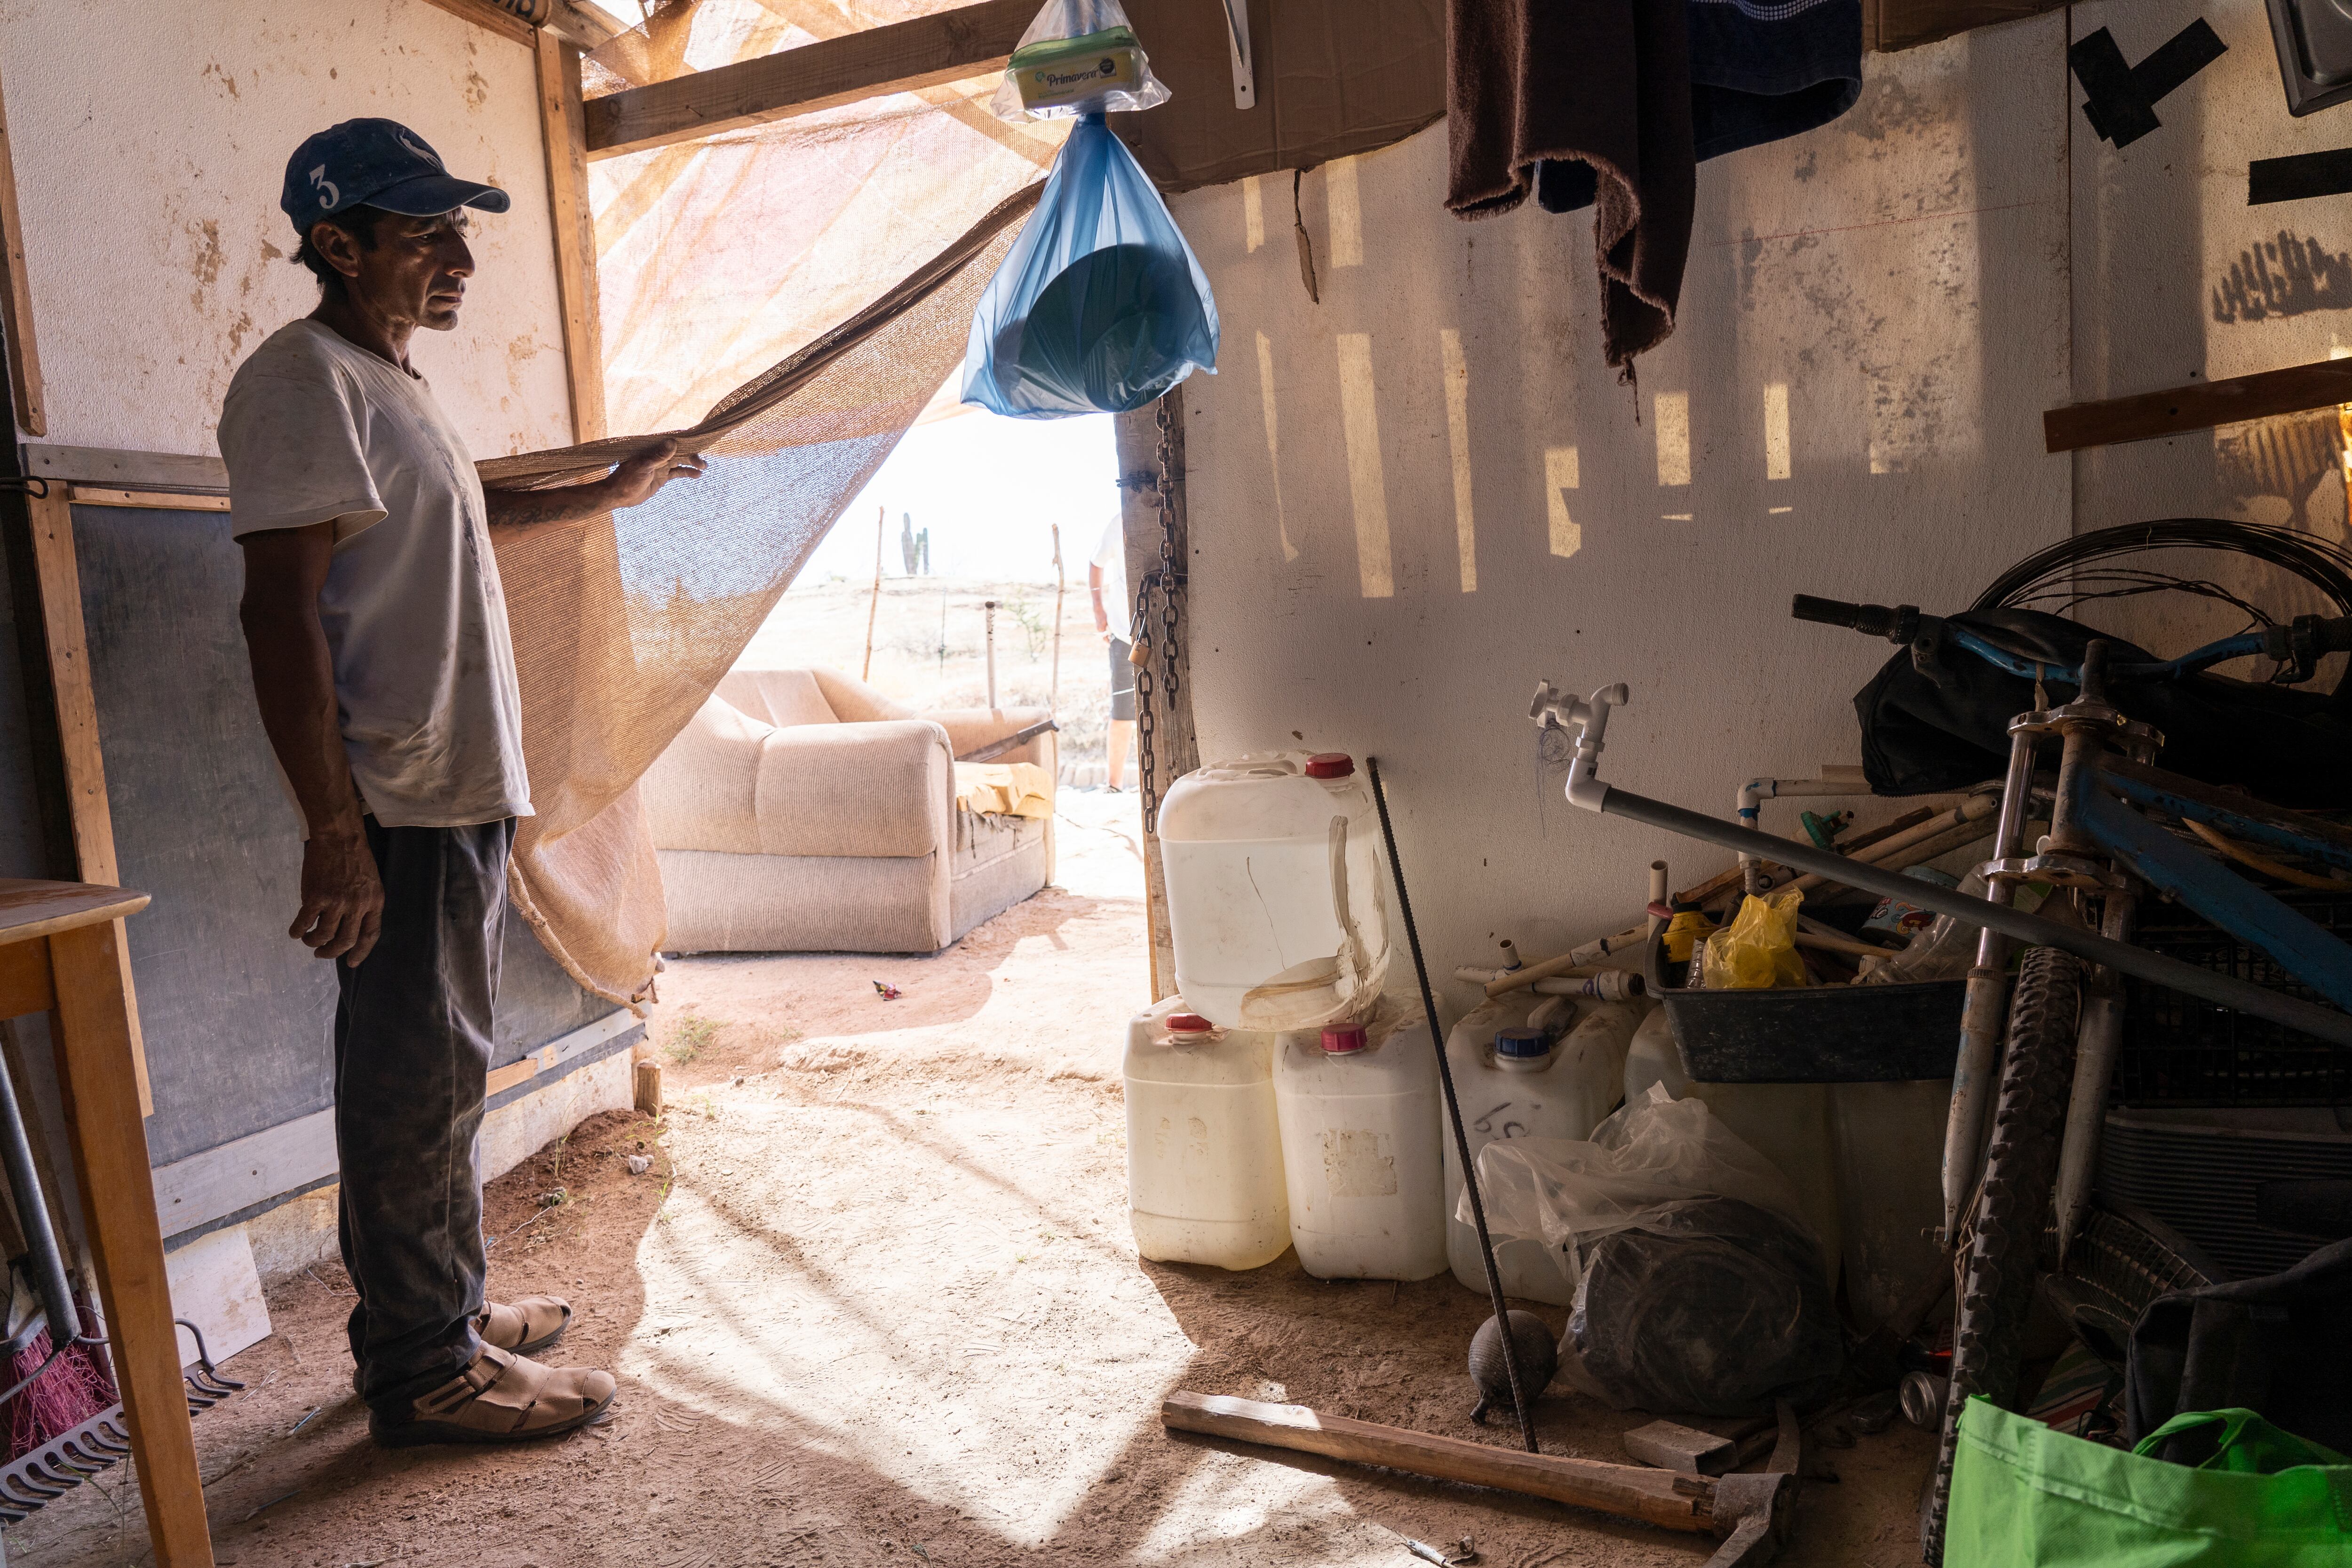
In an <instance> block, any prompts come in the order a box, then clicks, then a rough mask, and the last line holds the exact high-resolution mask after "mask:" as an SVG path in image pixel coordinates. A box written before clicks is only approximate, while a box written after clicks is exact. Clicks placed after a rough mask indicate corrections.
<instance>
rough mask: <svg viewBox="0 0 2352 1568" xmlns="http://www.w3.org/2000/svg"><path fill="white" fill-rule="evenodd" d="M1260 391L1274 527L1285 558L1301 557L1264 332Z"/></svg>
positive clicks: (1259, 362)
mask: <svg viewBox="0 0 2352 1568" xmlns="http://www.w3.org/2000/svg"><path fill="white" fill-rule="evenodd" d="M1257 395H1258V401H1259V402H1260V403H1261V404H1263V405H1265V462H1266V467H1267V468H1269V469H1270V470H1271V471H1272V472H1273V474H1274V531H1275V532H1276V534H1277V535H1279V536H1280V538H1281V540H1282V558H1283V559H1284V560H1285V561H1296V560H1297V559H1298V547H1297V545H1295V544H1293V543H1291V542H1290V519H1289V518H1288V517H1287V516H1286V514H1285V513H1284V511H1283V510H1282V437H1281V433H1280V431H1279V429H1278V428H1277V426H1276V421H1275V413H1274V344H1273V342H1271V341H1270V340H1269V339H1268V338H1267V337H1266V335H1265V333H1264V332H1260V333H1258V335H1257Z"/></svg>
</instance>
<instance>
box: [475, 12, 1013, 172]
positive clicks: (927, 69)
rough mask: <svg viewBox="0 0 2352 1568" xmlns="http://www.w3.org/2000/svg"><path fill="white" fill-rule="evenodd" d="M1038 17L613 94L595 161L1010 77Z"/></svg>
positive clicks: (945, 27) (598, 122)
mask: <svg viewBox="0 0 2352 1568" xmlns="http://www.w3.org/2000/svg"><path fill="white" fill-rule="evenodd" d="M440 3H442V4H447V3H449V0H440ZM1036 15H1037V6H1036V5H1035V3H1034V0H980V3H979V4H977V5H954V6H950V7H949V8H948V9H946V10H942V11H933V12H931V13H930V14H929V15H928V16H916V17H913V18H911V19H909V20H908V21H904V22H891V23H886V24H885V25H883V26H878V27H866V28H863V29H861V30H859V31H857V32H854V33H845V34H843V35H842V36H841V37H835V38H825V39H823V40H821V41H819V42H817V43H814V44H803V45H801V46H800V47H797V48H790V49H783V50H780V51H778V52H777V53H775V54H772V55H761V57H759V58H757V59H749V60H741V61H738V62H737V63H735V64H733V65H724V66H717V67H714V68H711V69H709V70H704V71H689V72H688V73H687V74H686V75H684V76H681V77H677V78H675V79H672V80H669V81H660V82H654V83H652V84H651V85H649V86H646V87H633V88H630V89H626V90H625V91H622V92H615V93H612V94H609V95H608V96H606V97H604V98H600V99H598V100H596V101H595V102H593V103H592V104H590V105H588V155H589V156H590V157H592V158H610V157H614V156H616V155H617V154H620V153H638V152H643V151H644V150H645V149H646V148H648V147H666V146H667V145H669V144H670V143H672V142H696V141H700V140H702V139H704V138H706V137H710V136H716V135H718V134H719V132H723V131H740V130H743V129H744V128H746V127H748V126H753V125H764V124H767V123H768V122H770V121H777V120H784V119H788V118H790V117H792V116H793V115H796V114H814V113H815V112H816V111H817V110H823V109H835V108H838V107H839V106H840V105H842V104H845V103H856V102H857V101H859V100H861V99H867V98H875V97H878V96H880V95H881V94H883V93H887V92H912V91H914V90H915V89H918V88H925V87H937V86H939V85H940V84H942V83H945V82H951V81H961V80H962V79H965V78H967V77H975V76H984V75H986V74H987V73H988V72H990V71H992V70H998V69H1001V68H1003V65H1004V62H1005V61H1006V60H1007V59H1009V58H1012V54H1013V45H1014V44H1016V43H1018V42H1020V40H1021V35H1022V33H1023V31H1024V30H1025V29H1026V28H1027V27H1028V26H1029V24H1030V23H1031V22H1032V21H1034V20H1035V18H1036Z"/></svg>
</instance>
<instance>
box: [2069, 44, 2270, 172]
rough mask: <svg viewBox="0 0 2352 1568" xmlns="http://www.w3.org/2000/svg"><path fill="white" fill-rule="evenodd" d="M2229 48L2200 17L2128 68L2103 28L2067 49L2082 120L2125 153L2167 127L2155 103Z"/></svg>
mask: <svg viewBox="0 0 2352 1568" xmlns="http://www.w3.org/2000/svg"><path fill="white" fill-rule="evenodd" d="M2229 48H2230V46H2229V45H2227V44H2225V43H2223V42H2222V41H2221V37H2220V35H2218V34H2217V33H2215V32H2214V31H2213V29H2212V28H2211V27H2210V26H2207V25H2206V22H2205V18H2204V17H2202V16H2200V17H2198V18H2197V20H2195V21H2194V22H2191V23H2189V26H2185V27H2183V28H2181V29H2180V31H2179V32H2178V33H2175V34H2173V35H2172V37H2170V38H2169V39H2168V40H2167V41H2166V42H2165V43H2164V44H2163V45H2162V46H2160V47H2158V49H2157V51H2156V52H2155V53H2154V54H2152V55H2150V56H2148V57H2147V58H2146V59H2144V60H2142V61H2140V62H2139V64H2137V65H2136V66H2133V65H2126V64H2125V63H2124V51H2123V47H2122V46H2121V45H2119V44H2117V43H2116V38H2115V35H2114V34H2113V33H2110V32H2108V31H2107V29H2106V28H2105V27H2102V28H2100V29H2099V30H2098V31H2097V32H2095V33H2093V34H2091V35H2090V36H2089V37H2085V38H2084V39H2082V40H2081V41H2080V42H2078V43H2076V44H2075V46H2074V47H2073V48H2071V49H2068V50H2067V51H2066V63H2067V64H2068V65H2069V66H2072V67H2073V68H2074V79H2075V80H2076V81H2079V82H2081V83H2082V84H2083V92H2084V104H2083V118H2084V119H2085V120H2087V121H2090V122H2091V129H2092V130H2094V131H2095V132H2098V133H2099V137H2100V139H2101V140H2102V141H2105V142H2113V143H2115V145H2116V146H2117V147H2118V148H2122V147H2128V146H2130V145H2131V144H2132V143H2133V142H2137V141H2138V140H2139V139H2140V138H2141V137H2143V136H2145V135H2147V133H2148V132H2151V131H2153V130H2155V129H2156V128H2157V127H2158V126H2159V125H2161V124H2163V123H2164V122H2163V121H2160V120H2158V118H2157V117H2156V106H2157V104H2158V103H2159V102H2161V101H2162V100H2164V98H2165V96H2166V95H2167V94H2168V93H2170V92H2171V91H2172V90H2173V89H2175V88H2177V87H2179V86H2180V85H2181V84H2182V83H2183V82H2185V81H2187V80H2188V79H2189V78H2190V77H2192V76H2195V75H2196V74H2197V73H2198V72H2199V71H2201V70H2203V69H2204V68H2206V67H2207V66H2210V65H2211V64H2212V63H2213V62H2214V61H2215V60H2218V59H2220V58H2221V57H2222V56H2223V55H2225V54H2227V53H2228V52H2229Z"/></svg>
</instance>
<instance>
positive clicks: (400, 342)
mask: <svg viewBox="0 0 2352 1568" xmlns="http://www.w3.org/2000/svg"><path fill="white" fill-rule="evenodd" d="M279 205H281V206H282V207H284V209H285V211H286V215H287V216H289V218H291V219H292V220H293V222H294V227H295V230H296V232H297V234H298V236H299V247H298V250H297V253H296V258H297V259H298V260H299V262H300V263H301V264H302V265H303V266H305V267H307V268H310V271H311V272H312V273H313V274H315V275H316V276H317V278H318V279H319V290H320V299H319V308H318V309H317V310H314V311H312V312H311V313H310V315H309V316H307V317H304V318H303V319H302V320H300V321H293V322H290V323H289V324H288V325H286V326H284V327H281V328H280V329H278V331H277V332H275V333H273V334H272V335H271V336H270V337H269V339H268V341H267V342H264V343H263V344H262V345H261V346H260V347H259V348H257V349H256V350H255V351H254V353H253V355H252V357H251V358H249V359H247V361H246V362H245V363H244V364H242V365H240V366H239V367H238V369H237V373H236V378H235V379H234V380H233V381H232V382H231V383H230V384H229V391H228V397H227V400H226V403H225V405H223V407H222V410H221V421H220V447H221V456H222V457H223V458H226V460H227V463H228V471H229V495H230V503H231V508H232V523H231V529H232V531H233V532H234V533H235V534H236V538H237V541H238V542H239V543H240V544H242V545H243V546H244V547H245V561H246V577H245V598H244V603H243V606H242V612H241V613H242V619H243V622H244V626H245V635H246V642H247V648H248V650H249V652H250V654H251V658H252V664H253V686H254V694H255V696H256V697H257V699H258V700H259V703H260V708H261V718H262V724H263V727H264V728H265V729H266V730H267V731H268V735H269V742H270V746H271V748H272V749H273V750H274V751H275V752H277V755H278V763H279V765H280V767H281V769H282V771H283V773H284V775H285V782H286V784H287V786H288V789H289V794H290V795H292V797H293V800H294V802H295V805H296V806H297V808H298V810H299V813H300V815H301V818H302V822H303V826H304V839H303V847H302V907H301V910H300V912H299V914H297V915H296V917H295V920H294V924H293V927H292V929H291V931H290V932H289V934H291V935H293V936H294V937H296V938H298V939H299V940H300V941H301V942H304V943H306V944H308V945H309V946H310V948H311V949H312V950H313V951H314V952H316V953H317V954H318V955H319V956H320V957H321V958H325V959H330V960H341V962H340V963H337V964H336V966H335V978H336V981H337V983H338V984H339V985H340V988H341V1000H340V1002H339V1005H337V1007H336V1010H335V1136H336V1143H337V1148H338V1150H339V1152H340V1154H341V1166H342V1173H341V1180H342V1189H341V1233H342V1237H341V1238H342V1251H343V1262H344V1264H345V1266H346V1267H347V1268H349V1269H350V1270H351V1277H352V1285H353V1286H354V1287H355V1288H356V1289H357V1290H358V1293H359V1304H358V1305H357V1306H356V1307H354V1308H353V1309H352V1315H351V1325H350V1328H351V1343H352V1359H353V1360H354V1361H355V1362H356V1363H357V1364H358V1373H357V1375H356V1378H355V1380H354V1381H355V1383H356V1385H357V1386H358V1388H359V1391H360V1393H361V1394H362V1397H364V1398H365V1399H366V1400H367V1402H368V1404H369V1405H370V1406H371V1407H372V1410H373V1416H372V1419H371V1422H370V1426H371V1429H372V1430H373V1433H374V1435H375V1436H376V1439H377V1441H379V1442H382V1443H385V1444H392V1445H405V1444H412V1443H436V1442H474V1443H504V1442H512V1441H518V1440H521V1439H526V1438H533V1437H541V1436H551V1435H553V1434H555V1433H558V1432H564V1431H569V1430H571V1429H572V1428H573V1427H575V1426H581V1425H583V1424H584V1423H586V1422H588V1421H591V1420H593V1419H594V1418H595V1417H596V1416H597V1415H599V1414H601V1413H602V1412H603V1410H604V1407H605V1406H606V1405H609V1404H610V1403H611V1402H612V1399H613V1394H614V1382H613V1379H612V1377H611V1375H610V1374H609V1373H604V1372H600V1371H591V1370H588V1369H585V1368H579V1367H549V1366H544V1365H541V1363H538V1362H536V1361H533V1360H530V1359H529V1358H530V1356H531V1355H533V1354H534V1353H536V1352H541V1351H543V1350H545V1349H547V1348H548V1347H550V1346H551V1345H553V1344H554V1343H555V1342H556V1341H557V1340H558V1339H559V1338H560V1337H561V1336H562V1332H563V1330H564V1328H565V1326H566V1325H567V1324H568V1323H569V1322H570V1321H571V1318H572V1309H571V1307H570V1306H569V1305H568V1304H567V1303H565V1302H563V1301H562V1300H558V1299H556V1298H554V1297H533V1298H530V1299H529V1300H523V1301H519V1302H516V1303H513V1304H511V1305H507V1304H501V1303H493V1302H489V1301H488V1300H486V1299H485V1296H484V1291H483V1285H484V1279H483V1275H484V1268H485V1259H484V1250H483V1245H482V1224H481V1220H482V1193H481V1177H480V1170H479V1166H478V1163H476V1155H475V1147H474V1145H475V1135H476V1133H477V1132H478V1130H479V1128H480V1126H481V1120H482V1105H483V1090H484V1083H483V1080H484V1075H485V1074H486V1073H487V1072H488V1068H489V1057H490V1040H491V1026H492V1020H493V1012H494V1005H495V1000H496V996H497V993H498V981H499V941H500V934H501V930H502V927H503V923H504V919H505V914H506V867H507V853H508V850H509V847H510V846H511V845H512V844H513V842H514V831H515V820H516V819H517V818H518V817H520V816H526V815H528V814H529V813H530V808H531V807H530V783H529V781H528V780H527V779H526V777H525V776H524V772H523V754H522V714H521V704H520V700H519V698H518V695H517V690H516V683H515V665H514V653H513V650H512V648H511V647H509V643H508V637H507V611H506V602H505V600H504V598H503V596H502V595H501V593H500V589H499V570H498V562H497V559H496V557H495V556H494V555H493V554H492V553H491V548H490V533H489V531H490V530H491V529H493V528H495V529H498V530H499V531H500V533H501V537H505V538H512V537H513V536H515V535H516V534H519V533H530V532H538V531H548V530H553V529H571V528H575V527H577V526H579V525H580V524H581V523H583V522H585V521H588V520H589V519H592V518H594V517H597V516H600V515H602V514H604V513H605V512H609V511H611V510H614V509H615V508H619V507H626V506H635V505H636V504H637V503H639V502H641V501H643V500H646V499H647V498H648V497H650V496H651V495H653V494H654V493H655V491H656V490H658V489H660V488H661V487H662V485H663V484H664V483H666V482H667V480H668V479H672V478H674V477H677V476H680V475H693V474H698V473H699V472H700V471H701V469H702V463H701V460H700V459H699V458H695V457H692V456H683V455H680V454H679V453H678V452H677V448H676V445H675V443H667V444H665V445H664V446H663V447H659V448H657V449H656V450H653V451H650V452H647V453H646V454H645V455H643V456H642V457H639V458H633V459H631V460H630V461H628V462H625V463H623V464H621V465H620V466H619V467H618V468H615V469H614V471H613V473H612V474H611V475H610V476H609V477H608V478H606V479H602V480H600V481H598V482H596V483H593V484H585V485H576V486H569V487H564V488H562V489H551V490H535V491H529V492H500V491H493V492H489V493H488V494H486V493H485V492H484V491H483V489H482V486H481V483H480V481H479V480H478V479H477V478H476V477H475V472H474V464H473V459H472V458H470V457H469V456H468V455H467V451H466V447H465V443H464V442H463V441H462V440H461V439H460V438H459V437H458V434H457V429H456V427H455V426H452V425H451V424H450V422H449V420H448V418H447V416H446V415H444V414H443V412H442V410H441V407H440V405H439V404H438V403H436V401H435V399H434V396H433V391H432V388H431V386H430V385H429V384H427V383H426V381H425V377H424V376H423V375H421V374H418V373H417V371H416V370H415V367H414V366H412V365H411V364H410V363H409V357H408V351H409V343H410V340H411V338H412V337H413V336H414V335H415V331H416V330H417V329H418V328H420V327H424V328H428V329H430V330H432V331H450V330H451V329H453V328H455V327H456V326H457V313H458V310H459V307H460V306H461V305H462V303H463V302H464V300H465V294H466V283H467V279H469V278H470V277H471V276H472V275H473V271H474V258H473V255H472V253H471V252H470V251H469V250H468V249H467V245H466V209H467V208H469V207H472V208H479V209H481V210H482V211H484V212H491V213H502V212H504V211H506V210H507V205H508V201H507V195H506V193H505V192H504V191H501V190H499V189H498V188H497V187H495V186H492V185H485V184H476V183H475V182H473V181H470V180H460V179H457V178H455V177H454V176H452V175H451V174H449V173H448V172H447V171H446V169H444V168H443V167H442V164H441V160H440V158H439V157H438V156H437V155H436V153H434V151H433V149H432V148H431V147H429V146H427V145H426V144H425V139H424V138H423V137H421V136H419V135H417V134H416V133H415V132H413V131H411V130H409V129H407V128H406V127H404V126H402V125H399V124H396V123H395V122H394V121H389V120H351V121H344V122H343V123H342V124H341V125H337V126H334V127H333V128H331V130H327V131H322V132H320V133H319V134H318V135H316V136H313V137H311V138H310V140H309V141H307V142H303V143H302V145H301V146H300V147H299V148H298V149H296V151H295V153H294V156H293V159H292V160H291V161H290V162H289V163H288V164H287V166H286V186H285V192H284V195H282V196H281V197H280V199H279Z"/></svg>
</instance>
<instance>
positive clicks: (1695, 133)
mask: <svg viewBox="0 0 2352 1568" xmlns="http://www.w3.org/2000/svg"><path fill="white" fill-rule="evenodd" d="M1685 10H1686V13H1687V15H1688V16H1689V22H1690V62H1691V130H1692V141H1693V142H1694V144H1695V147H1696V152H1697V153H1698V158H1699V161H1700V162H1701V163H1705V162H1706V160H1707V159H1709V158H1719V157H1721V156H1723V154H1725V153H1737V152H1738V151H1739V150H1740V149H1741V148H1743V147H1757V146H1761V145H1762V144H1763V143H1765V142H1778V141H1781V140H1783V139H1784V138H1787V137H1790V136H1796V135H1801V134H1802V133H1803V132H1808V131H1811V130H1813V129H1814V128H1816V127H1818V126H1822V125H1827V124H1828V123H1829V122H1830V121H1832V120H1835V119H1836V118H1837V117H1838V116H1839V115H1841V114H1843V113H1844V112H1845V111H1846V110H1849V109H1852V108H1853V105H1854V100H1856V99H1858V98H1860V97H1861V96H1862V3H1861V0H1784V3H1782V4H1779V5H1766V4H1759V0H1688V4H1687V5H1686V7H1685ZM1593 189H1594V185H1593V174H1592V169H1591V165H1590V164H1587V163H1578V162H1576V161H1573V160H1550V159H1547V160H1546V161H1545V162H1544V163H1541V164H1539V165H1538V167H1537V170H1536V204H1537V205H1538V206H1541V207H1542V208H1543V209H1544V210H1545V211H1546V212H1555V213H1566V212H1577V211H1580V210H1581V209H1582V208H1585V207H1589V206H1591V205H1592V194H1593Z"/></svg>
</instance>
